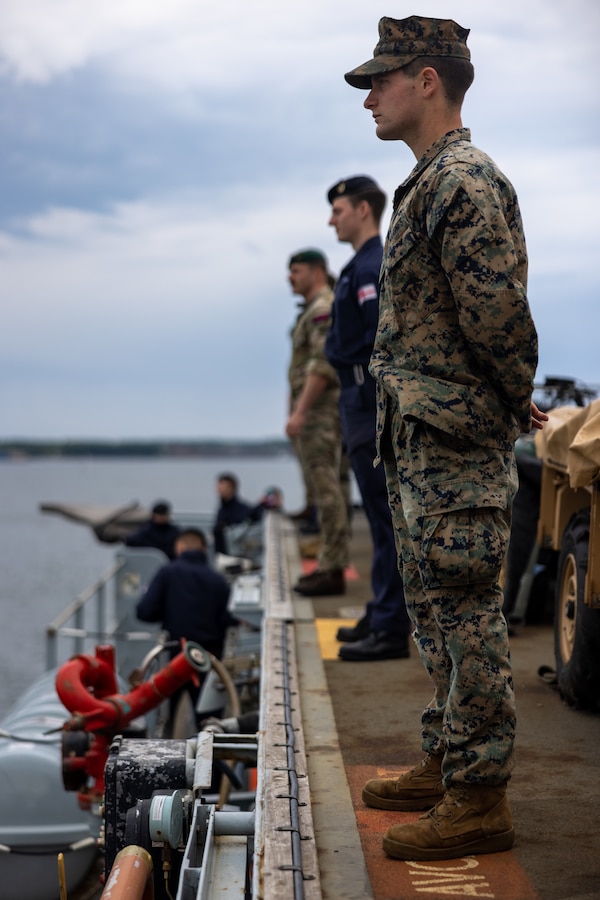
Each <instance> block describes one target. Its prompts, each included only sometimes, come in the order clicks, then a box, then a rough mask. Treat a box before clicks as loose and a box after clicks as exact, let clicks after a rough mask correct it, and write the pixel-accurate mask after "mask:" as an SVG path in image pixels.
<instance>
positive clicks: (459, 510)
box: [420, 482, 510, 590]
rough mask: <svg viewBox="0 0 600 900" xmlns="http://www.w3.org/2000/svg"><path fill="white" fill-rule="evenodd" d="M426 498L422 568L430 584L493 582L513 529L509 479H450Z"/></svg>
mask: <svg viewBox="0 0 600 900" xmlns="http://www.w3.org/2000/svg"><path fill="white" fill-rule="evenodd" d="M436 487H437V496H436V497H435V498H434V497H433V496H432V494H433V493H434V492H433V491H432V490H431V488H429V489H428V491H427V496H426V497H423V498H422V499H423V500H424V501H425V502H424V503H423V505H422V508H421V509H422V514H421V556H420V574H421V579H422V584H423V587H424V588H425V590H436V589H439V588H447V587H450V588H452V587H464V586H466V585H470V584H481V583H487V584H490V583H493V582H495V581H497V579H498V577H499V575H500V569H501V566H502V562H503V560H504V556H505V553H506V548H507V543H508V538H509V535H510V518H509V515H508V513H507V512H506V507H507V502H508V486H507V485H494V486H492V487H490V485H479V486H478V485H476V484H473V483H469V484H465V483H463V484H460V483H456V482H448V483H445V484H443V485H437V486H436Z"/></svg>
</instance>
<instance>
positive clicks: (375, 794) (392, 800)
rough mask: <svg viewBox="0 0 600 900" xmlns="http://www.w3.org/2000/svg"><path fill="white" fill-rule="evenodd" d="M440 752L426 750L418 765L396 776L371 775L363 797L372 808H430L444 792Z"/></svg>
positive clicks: (408, 810) (405, 809)
mask: <svg viewBox="0 0 600 900" xmlns="http://www.w3.org/2000/svg"><path fill="white" fill-rule="evenodd" d="M443 758H444V757H443V756H442V755H436V756H433V755H432V754H428V755H427V756H426V757H425V759H424V760H422V762H420V763H419V765H418V766H415V767H414V769H411V770H410V771H409V772H405V773H404V775H400V777H399V778H372V779H371V780H370V781H367V783H366V784H365V786H364V788H363V792H362V798H363V802H364V803H366V804H367V806H374V807H375V809H394V810H398V811H404V812H410V811H411V810H419V809H431V807H432V806H435V804H436V803H437V802H438V800H441V799H442V797H443V796H444V793H445V790H446V789H445V787H444V785H443V784H442V759H443Z"/></svg>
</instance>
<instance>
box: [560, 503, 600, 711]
mask: <svg viewBox="0 0 600 900" xmlns="http://www.w3.org/2000/svg"><path fill="white" fill-rule="evenodd" d="M589 540H590V511H589V509H587V510H582V511H581V512H577V513H575V514H574V515H573V516H572V517H571V518H570V520H569V523H568V525H567V527H566V528H565V532H564V535H563V539H562V545H561V549H560V555H559V558H558V567H557V578H556V603H555V611H554V652H555V657H556V675H557V679H558V687H559V690H560V693H561V695H562V697H563V699H564V700H565V701H566V702H567V703H568V704H569V706H574V707H575V708H576V709H585V710H593V711H598V710H600V609H590V607H589V606H586V604H585V603H584V599H583V598H584V590H585V577H586V573H587V567H588V551H589Z"/></svg>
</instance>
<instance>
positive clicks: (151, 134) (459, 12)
mask: <svg viewBox="0 0 600 900" xmlns="http://www.w3.org/2000/svg"><path fill="white" fill-rule="evenodd" d="M422 7H423V8H422V12H423V14H426V15H434V16H435V15H442V16H446V15H448V8H447V2H445V0H429V2H427V0H424V3H423V4H422ZM389 11H390V10H389V8H387V4H385V3H379V2H376V3H375V4H373V5H372V6H371V7H368V8H367V7H365V6H364V4H358V3H356V4H352V3H350V4H349V3H347V2H342V0H331V2H328V3H326V4H324V3H317V2H315V0H304V2H302V3H300V2H299V0H291V2H289V3H286V4H273V3H272V2H271V0H255V2H253V3H252V4H249V3H247V2H241V0H223V2H221V3H220V4H218V5H212V6H209V5H208V4H198V3H197V2H196V0H173V2H170V3H169V4H165V3H162V2H161V3H159V2H158V0H139V2H138V0H118V2H117V0H109V2H106V3H103V4H101V5H98V4H91V5H90V4H87V5H86V4H81V3H80V2H78V0H51V2H49V0H4V2H3V28H2V31H1V33H0V128H2V131H3V135H4V142H5V158H4V165H3V167H2V169H1V170H0V191H1V192H2V195H3V205H2V209H0V302H1V303H2V307H3V327H2V329H0V358H1V359H2V368H1V371H2V376H3V378H2V386H1V387H0V421H1V423H2V424H1V425H0V432H2V433H4V434H5V435H10V434H15V433H17V432H20V433H22V434H32V435H35V434H40V435H43V434H46V433H48V429H50V433H51V434H54V435H58V434H60V435H68V434H73V435H75V436H77V435H84V434H92V435H94V436H99V435H101V434H106V435H111V436H114V437H119V436H136V435H140V436H141V435H146V436H155V435H156V434H157V433H158V432H159V431H161V430H162V429H164V433H169V434H170V435H171V436H173V435H176V434H178V433H179V434H181V435H193V434H196V433H198V432H203V430H206V429H208V431H206V433H207V434H208V433H210V434H212V435H215V434H217V433H220V434H229V435H235V436H239V435H243V434H245V433H246V431H245V429H247V430H248V434H254V435H260V433H261V432H260V431H259V430H257V429H263V430H264V432H263V433H268V434H280V433H282V430H283V422H282V416H283V412H282V411H283V409H284V407H285V397H286V392H287V390H286V378H285V371H286V366H287V358H288V353H289V346H288V332H289V328H290V325H291V323H292V321H293V318H294V314H295V301H294V299H293V298H292V297H291V295H290V291H289V287H288V286H287V283H286V261H287V258H288V256H289V254H290V253H291V252H292V251H293V250H294V249H298V248H299V247H302V246H307V245H309V244H310V245H317V246H320V247H321V248H322V249H323V250H324V251H325V252H326V253H327V254H328V256H329V258H330V261H331V266H332V269H333V270H334V271H336V272H337V271H339V269H340V267H341V266H342V265H343V263H344V262H345V261H346V260H347V259H348V257H349V256H350V253H351V251H350V248H349V247H347V246H343V245H339V244H337V243H336V241H335V238H334V235H333V233H332V232H331V229H328V227H327V219H328V206H327V204H326V201H325V192H326V189H327V188H328V187H329V186H330V185H331V184H332V183H333V182H334V181H337V180H338V179H339V178H341V177H345V176H348V175H351V174H355V173H358V172H367V173H369V174H371V175H372V176H373V177H375V178H377V180H378V181H379V182H380V183H381V184H382V186H383V187H384V188H385V190H386V191H387V192H388V194H389V195H390V196H391V194H392V193H393V191H394V189H395V187H396V186H397V185H398V184H399V183H400V182H401V181H402V180H403V178H404V177H405V176H406V175H407V174H408V172H409V171H410V169H411V168H412V166H413V165H414V158H413V157H412V154H411V153H410V151H409V150H408V149H407V148H406V147H405V146H404V145H403V144H397V143H395V142H386V143H383V142H380V141H377V139H376V137H375V135H374V129H373V123H372V121H371V119H370V116H369V114H368V113H367V112H366V111H365V110H364V109H363V108H362V102H363V100H364V97H365V95H364V93H363V92H360V91H355V90H353V89H351V88H349V87H348V86H347V85H346V84H345V82H344V80H343V77H342V74H343V72H344V71H346V70H347V69H348V68H351V67H352V66H354V65H357V64H358V63H360V62H362V61H363V60H365V59H366V58H368V57H369V56H370V54H371V52H372V49H373V46H374V45H375V42H376V40H377V20H378V18H379V16H381V15H386V14H389ZM452 15H453V17H454V18H455V19H456V20H457V21H459V22H460V23H461V24H464V25H466V26H469V27H471V29H472V31H471V35H470V38H469V44H470V46H471V48H472V53H473V58H474V61H475V67H476V80H475V83H474V85H473V88H472V89H471V90H470V91H469V94H468V95H467V101H466V104H465V116H464V120H465V124H467V125H469V126H470V127H471V128H472V131H473V139H474V141H475V143H476V144H478V145H479V146H481V147H483V148H484V149H485V150H487V151H488V152H489V153H490V155H492V156H493V157H494V158H495V159H496V160H497V162H498V163H499V164H500V165H501V167H502V168H503V169H504V170H505V172H506V173H507V175H508V176H509V177H510V179H511V180H512V181H513V183H514V184H515V186H516V188H517V191H518V193H519V196H520V199H521V204H522V209H523V216H524V221H525V225H526V233H527V240H528V246H529V251H530V272H531V278H530V297H531V303H532V309H533V310H534V314H535V316H536V321H537V322H538V328H539V331H540V336H541V367H540V371H541V373H542V374H543V373H544V372H549V371H551V370H552V371H554V372H556V371H557V370H558V369H559V368H562V369H563V371H564V372H566V374H572V375H576V376H579V377H582V378H586V379H587V380H595V381H600V376H599V375H598V374H597V372H598V369H597V351H596V348H595V347H594V341H593V337H592V335H593V333H594V329H592V328H590V327H589V324H590V322H595V321H597V313H596V306H597V296H598V285H599V280H600V279H599V277H598V275H597V270H596V267H595V218H594V217H595V210H596V209H597V207H598V204H599V203H600V184H599V177H598V174H597V165H596V159H597V154H598V144H599V135H598V124H597V123H598V121H599V116H598V112H599V110H598V105H599V101H598V96H597V91H596V87H595V82H594V80H593V79H591V78H590V77H589V72H590V71H594V69H595V53H596V46H597V43H598V36H599V33H600V7H597V6H596V5H595V4H592V3H591V2H586V0H572V2H571V4H569V6H568V8H567V7H565V6H564V3H562V2H560V0H531V2H530V3H529V4H528V5H527V8H526V9H524V8H523V7H522V4H518V3H517V2H516V0H507V2H505V3H503V4H500V5H497V4H496V5H491V6H490V5H489V4H483V3H474V2H472V0H457V2H456V4H455V5H454V7H453V10H452ZM574 21H577V22H584V23H585V27H584V28H581V29H579V32H578V39H577V41H572V40H570V39H569V40H567V39H565V35H569V34H570V33H571V32H572V23H573V22H574ZM388 213H389V210H388Z"/></svg>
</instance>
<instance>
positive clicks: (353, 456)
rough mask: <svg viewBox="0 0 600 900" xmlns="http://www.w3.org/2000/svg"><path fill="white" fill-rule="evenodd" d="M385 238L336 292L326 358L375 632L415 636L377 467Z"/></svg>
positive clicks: (353, 265)
mask: <svg viewBox="0 0 600 900" xmlns="http://www.w3.org/2000/svg"><path fill="white" fill-rule="evenodd" d="M382 255H383V247H382V243H381V238H380V237H379V236H375V237H372V238H370V239H369V240H368V241H366V243H364V244H363V246H362V247H361V248H360V249H359V250H358V252H357V253H356V254H355V256H353V257H352V259H351V260H350V262H349V263H348V264H347V265H346V266H345V267H344V269H342V271H341V273H340V277H339V280H338V283H337V285H336V288H335V299H334V303H333V319H332V324H331V329H330V331H329V334H328V336H327V342H326V344H325V353H326V355H327V358H328V360H329V362H330V363H331V365H332V366H333V367H334V369H336V371H337V373H338V376H339V379H340V384H341V386H342V390H341V395H340V417H341V420H342V432H343V437H344V445H345V448H346V452H347V454H348V457H349V459H350V465H351V466H352V471H353V472H354V475H355V478H356V481H357V484H358V488H359V490H360V494H361V497H362V502H363V508H364V511H365V515H366V516H367V520H368V522H369V528H370V530H371V538H372V540H373V564H372V567H371V586H372V589H373V599H372V600H370V601H369V603H367V614H368V616H369V624H370V628H371V630H372V631H386V632H388V633H389V634H391V635H401V634H409V633H410V631H411V627H410V621H409V618H408V615H407V613H406V608H405V604H404V589H403V586H402V579H401V577H400V574H399V571H398V560H397V552H396V546H395V542H394V530H393V527H392V517H391V512H390V508H389V505H388V496H387V488H386V481H385V473H384V471H383V466H378V467H377V468H374V467H373V461H374V459H375V456H376V455H377V454H376V445H375V422H376V414H377V401H376V383H375V380H374V378H373V377H372V375H370V374H369V371H368V365H369V360H370V358H371V351H372V348H373V342H374V340H375V334H376V331H377V320H378V306H379V304H378V299H379V289H378V283H379V270H380V268H381V259H382Z"/></svg>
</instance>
